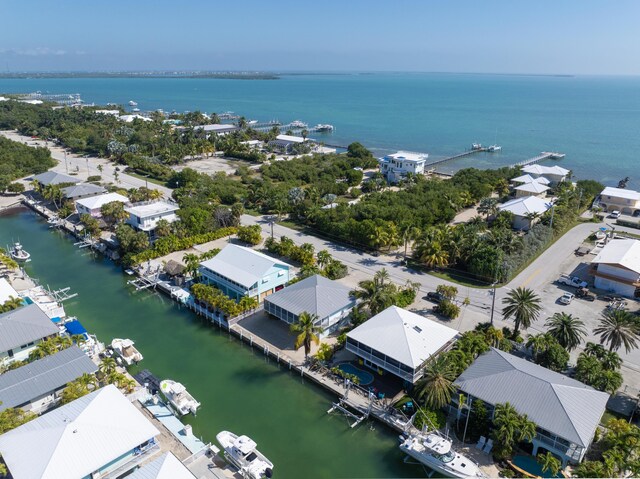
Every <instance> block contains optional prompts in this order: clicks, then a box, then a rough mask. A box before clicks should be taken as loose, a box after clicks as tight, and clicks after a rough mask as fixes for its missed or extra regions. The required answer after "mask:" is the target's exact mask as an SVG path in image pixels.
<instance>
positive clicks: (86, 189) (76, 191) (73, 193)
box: [62, 183, 107, 201]
mask: <svg viewBox="0 0 640 479" xmlns="http://www.w3.org/2000/svg"><path fill="white" fill-rule="evenodd" d="M106 192H107V190H105V189H104V188H103V187H102V186H100V185H94V184H92V183H81V184H79V185H72V186H66V187H64V188H62V197H63V198H64V199H65V200H71V201H76V200H79V199H82V198H89V197H90V196H97V195H101V194H103V193H106Z"/></svg>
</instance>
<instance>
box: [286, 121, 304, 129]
mask: <svg viewBox="0 0 640 479" xmlns="http://www.w3.org/2000/svg"><path fill="white" fill-rule="evenodd" d="M289 126H290V127H292V128H306V127H308V126H309V125H307V124H306V123H305V122H304V121H300V120H293V121H292V122H291V123H290V124H289Z"/></svg>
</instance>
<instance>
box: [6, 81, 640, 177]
mask: <svg viewBox="0 0 640 479" xmlns="http://www.w3.org/2000/svg"><path fill="white" fill-rule="evenodd" d="M36 90H40V91H42V92H50V93H80V94H82V97H83V99H84V100H85V101H87V102H95V103H98V104H104V103H107V102H114V103H120V104H126V103H127V102H128V101H129V100H135V101H137V102H138V103H139V108H141V109H142V110H152V109H157V108H162V109H164V110H165V111H171V110H176V111H185V110H191V111H193V110H196V109H199V110H201V111H205V112H209V113H211V112H224V111H234V112H236V113H237V114H241V115H244V116H246V117H247V118H249V119H256V120H264V121H266V120H271V119H278V120H280V121H282V122H285V123H286V122H289V121H291V120H295V119H300V120H303V121H305V122H307V123H309V125H315V124H316V123H331V124H333V125H334V126H335V127H336V131H335V132H334V133H333V134H330V135H318V134H314V135H312V136H315V137H316V138H318V139H321V140H323V141H325V142H326V143H329V144H338V145H343V144H347V143H349V142H351V141H354V140H358V141H361V142H362V143H364V144H365V145H366V146H368V147H370V148H372V149H374V150H375V151H376V153H380V154H381V153H385V152H389V151H394V150H398V149H406V150H413V151H422V152H427V153H429V154H430V156H431V158H432V159H437V158H439V157H444V156H448V155H452V154H455V153H459V152H461V151H463V150H465V149H467V148H469V147H470V144H471V143H472V142H480V143H483V144H492V143H498V144H500V145H502V146H503V151H502V152H501V153H497V154H493V155H489V154H484V155H477V156H472V157H469V158H466V159H462V160H457V161H455V162H451V163H447V164H445V165H443V166H442V167H441V169H442V171H445V172H450V171H453V170H456V169H459V168H461V167H466V166H478V167H481V168H486V167H494V166H502V165H508V164H511V163H515V162H517V161H520V160H523V159H526V158H529V157H532V156H536V155H537V154H538V153H539V152H540V151H560V152H563V153H566V155H567V156H566V158H565V159H564V160H562V163H561V164H562V165H563V166H565V167H567V168H569V169H571V170H573V171H574V174H575V176H576V177H577V178H594V179H598V180H600V181H603V182H604V183H607V184H610V185H614V184H616V183H617V182H618V180H619V179H621V178H623V177H625V176H630V177H631V179H632V181H631V183H630V185H629V186H630V187H635V188H640V175H637V177H634V173H635V171H636V169H637V166H638V164H639V158H638V152H639V151H640V78H636V77H628V78H623V77H550V76H517V75H470V74H469V75H460V74H407V73H402V74H400V73H398V74H387V73H385V74H340V75H338V74H334V75H286V76H283V77H282V78H281V79H279V80H218V79H164V78H161V79H153V78H145V79H140V78H133V79H129V78H111V79H101V78H96V79H84V78H78V79H0V92H5V93H11V92H31V91H36Z"/></svg>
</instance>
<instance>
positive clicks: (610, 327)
mask: <svg viewBox="0 0 640 479" xmlns="http://www.w3.org/2000/svg"><path fill="white" fill-rule="evenodd" d="M593 332H594V333H595V334H597V335H599V336H600V344H605V343H608V344H609V351H617V350H618V349H620V346H622V345H624V349H625V351H626V352H627V353H628V352H629V351H631V350H632V349H636V348H637V347H638V343H637V341H638V339H639V334H640V327H639V326H638V321H637V320H636V318H635V317H634V316H633V314H631V313H630V312H629V311H625V310H624V309H614V310H610V311H605V312H604V313H603V314H602V318H601V319H600V322H599V323H598V327H597V328H595V329H594V330H593Z"/></svg>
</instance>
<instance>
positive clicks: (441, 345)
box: [346, 306, 458, 384]
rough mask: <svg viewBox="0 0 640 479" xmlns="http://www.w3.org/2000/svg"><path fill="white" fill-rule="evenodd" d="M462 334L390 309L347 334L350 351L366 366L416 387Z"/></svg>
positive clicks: (436, 323)
mask: <svg viewBox="0 0 640 479" xmlns="http://www.w3.org/2000/svg"><path fill="white" fill-rule="evenodd" d="M457 336H458V331H456V330H455V329H452V328H449V327H448V326H445V325H443V324H441V323H439V322H437V321H433V320H431V319H428V318H425V317H424V316H420V315H418V314H416V313H412V312H411V311H407V310H405V309H402V308H398V307H397V306H390V307H388V308H387V309H385V310H384V311H382V312H381V313H379V314H377V315H375V316H374V317H373V318H371V319H369V320H368V321H366V322H364V323H362V324H361V325H360V326H358V327H357V328H355V329H352V330H351V331H349V332H348V333H347V343H346V348H347V350H348V351H351V352H352V353H354V354H355V355H357V356H358V357H359V358H361V359H362V361H363V362H364V365H365V366H368V367H370V368H372V369H376V370H378V372H379V373H381V374H382V373H383V372H384V371H387V372H389V373H391V374H394V375H396V376H398V377H399V378H401V379H403V380H405V381H407V382H408V383H411V384H415V383H416V382H417V381H419V380H420V378H421V377H422V375H423V373H424V368H425V366H426V365H427V363H428V362H429V360H431V359H432V358H434V357H436V356H437V355H438V354H440V353H442V352H444V351H447V350H448V349H450V348H451V346H453V344H454V342H455V340H456V338H457Z"/></svg>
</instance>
